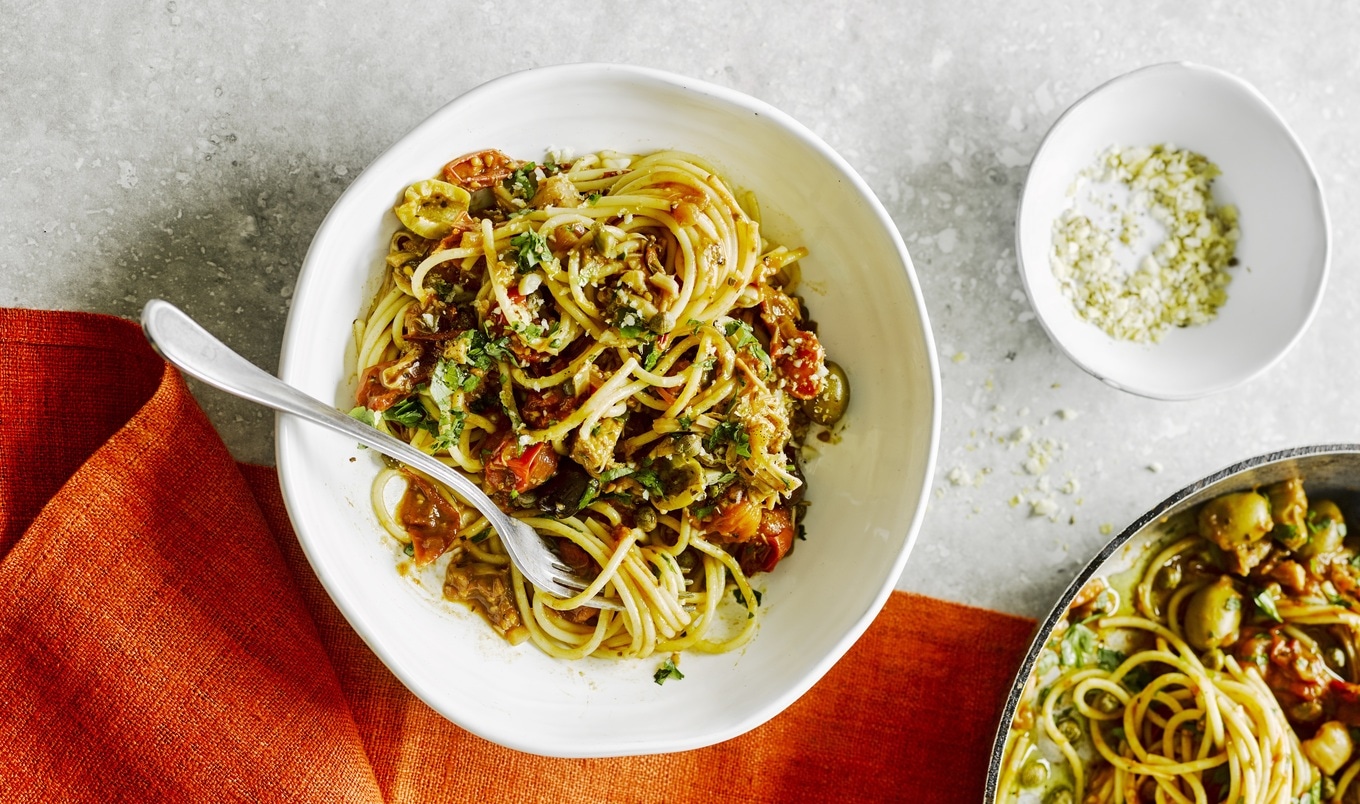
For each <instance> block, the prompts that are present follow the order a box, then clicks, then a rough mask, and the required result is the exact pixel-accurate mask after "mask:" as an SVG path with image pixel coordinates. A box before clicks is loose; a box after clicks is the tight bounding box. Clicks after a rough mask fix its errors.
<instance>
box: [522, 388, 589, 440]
mask: <svg viewBox="0 0 1360 804" xmlns="http://www.w3.org/2000/svg"><path fill="white" fill-rule="evenodd" d="M580 404H581V397H579V396H567V395H566V394H565V393H563V391H562V387H561V386H553V387H552V388H547V389H545V390H542V391H533V390H529V391H525V392H524V404H522V405H520V407H519V415H520V416H521V417H523V419H524V423H525V424H526V425H528V426H530V427H532V428H534V429H535V430H542V429H545V428H547V427H551V426H552V425H554V424H557V423H558V422H560V421H562V420H563V419H565V418H567V417H568V416H570V415H571V414H572V411H574V410H576V408H578V407H579V406H580Z"/></svg>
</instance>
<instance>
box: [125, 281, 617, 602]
mask: <svg viewBox="0 0 1360 804" xmlns="http://www.w3.org/2000/svg"><path fill="white" fill-rule="evenodd" d="M142 329H143V330H144V331H145V332H146V337H147V340H149V341H151V345H152V346H153V347H154V348H155V349H156V351H157V352H159V353H160V354H161V356H162V357H164V358H165V359H166V360H167V361H169V362H170V363H172V364H174V365H175V366H177V367H178V368H179V369H180V370H181V371H183V372H184V373H185V374H188V375H190V376H191V377H196V378H198V379H200V380H202V381H203V382H206V383H207V384H209V385H211V386H213V387H214V388H220V389H221V390H223V391H226V392H227V393H229V394H233V395H235V396H239V397H241V398H242V399H248V400H250V401H251V402H255V403H258V404H260V405H264V406H265V407H268V408H273V409H274V410H277V411H282V412H283V413H289V414H292V415H294V416H298V417H300V418H302V419H306V420H307V421H309V422H312V423H313V424H319V425H321V426H322V427H327V428H330V429H331V430H335V431H337V432H339V433H342V434H344V435H346V436H348V437H350V438H353V439H354V440H355V441H357V442H359V443H360V444H363V445H365V446H367V447H370V448H372V449H375V450H377V451H378V452H381V453H382V454H383V455H386V456H388V457H390V458H395V459H396V460H398V461H401V462H402V463H404V464H406V465H407V466H410V467H412V468H415V469H419V470H420V471H422V472H424V473H425V474H428V475H429V476H430V477H433V478H434V479H435V480H438V481H439V482H441V483H443V484H445V485H447V486H449V487H450V488H452V489H453V490H454V491H455V492H457V494H458V495H459V496H460V497H462V498H463V499H464V500H466V501H467V502H468V503H469V504H471V505H472V507H474V508H476V509H477V510H478V511H480V512H481V513H482V516H484V517H486V519H487V521H488V522H490V523H491V527H492V528H494V529H495V531H496V533H497V534H499V535H500V537H501V544H503V545H505V552H507V553H509V555H510V560H511V561H513V562H514V564H515V566H516V567H517V568H518V569H519V571H520V574H522V575H523V576H524V577H525V578H526V579H527V580H528V581H529V582H530V583H532V584H533V585H534V586H536V587H538V588H539V589H542V590H543V591H545V592H548V593H549V594H552V595H556V596H557V597H562V598H566V597H571V596H572V595H574V594H577V593H578V592H579V591H580V590H582V589H585V588H586V582H585V581H584V580H583V579H581V578H580V577H578V576H577V575H575V574H574V573H573V572H572V570H571V568H570V567H568V566H567V565H565V564H563V563H562V561H561V559H559V558H558V557H557V556H556V554H554V553H553V552H552V551H551V550H549V549H548V546H547V545H546V544H544V543H543V539H542V538H540V537H539V535H538V533H537V532H536V531H535V530H534V529H533V528H532V527H530V526H529V525H526V524H525V523H523V522H521V521H519V520H518V519H515V518H514V517H511V516H506V515H505V513H504V512H502V511H501V509H500V508H499V507H498V506H497V505H496V504H495V503H494V502H492V501H491V498H490V497H488V496H486V495H485V494H484V493H482V490H481V489H480V488H478V487H477V485H476V484H475V483H473V482H472V481H471V480H469V479H468V478H467V477H465V476H463V475H461V474H459V473H458V472H457V471H455V470H453V469H451V468H450V467H448V466H446V465H445V464H443V463H441V462H440V461H438V460H436V459H435V458H434V457H432V456H430V455H426V454H425V453H423V452H421V451H420V450H418V449H416V448H414V447H412V446H411V445H409V444H407V443H405V442H403V441H401V440H399V439H396V438H393V437H392V436H390V435H388V434H386V433H384V432H381V431H379V430H375V429H373V428H372V427H370V426H368V425H366V424H364V423H363V422H360V421H358V420H357V419H354V418H353V417H351V416H348V415H346V414H344V413H341V412H340V411H338V410H336V409H335V408H333V407H331V406H330V405H326V404H323V403H321V402H319V401H317V400H316V399H313V398H312V397H310V396H308V395H307V394H304V393H303V392H302V391H299V390H298V389H296V388H294V387H293V386H291V385H289V384H287V383H285V382H284V381H283V380H280V379H279V378H277V377H275V376H273V375H272V374H270V373H268V372H266V371H264V370H263V369H261V368H259V367H258V366H256V365H254V364H253V363H251V362H250V361H248V360H246V359H245V358H244V357H241V356H240V355H239V354H237V353H236V352H233V351H232V350H231V349H230V348H229V347H228V346H227V345H226V344H224V343H222V342H221V341H219V340H218V339H217V338H214V337H213V336H212V335H211V334H210V333H209V332H208V331H207V330H205V329H204V328H203V327H201V326H199V324H198V322H196V321H194V320H193V319H192V318H190V317H189V316H188V315H186V314H185V313H184V312H183V311H181V310H180V309H179V308H178V307H176V306H174V305H173V304H171V303H170V302H167V301H162V300H161V299H152V300H151V301H149V302H147V303H146V306H145V307H144V308H142ZM585 605H589V606H593V607H596V608H608V609H620V608H622V607H621V606H619V605H618V604H617V603H614V602H613V601H611V600H605V599H603V598H600V597H598V596H596V597H595V598H593V599H591V600H590V601H588V603H586V604H585Z"/></svg>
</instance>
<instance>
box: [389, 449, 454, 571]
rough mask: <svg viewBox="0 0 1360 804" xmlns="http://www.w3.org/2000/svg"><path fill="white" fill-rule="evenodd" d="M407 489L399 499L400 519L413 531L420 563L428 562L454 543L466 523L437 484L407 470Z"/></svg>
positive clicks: (410, 531) (404, 526)
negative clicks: (437, 487)
mask: <svg viewBox="0 0 1360 804" xmlns="http://www.w3.org/2000/svg"><path fill="white" fill-rule="evenodd" d="M402 475H403V476H404V477H405V478H406V493H405V494H403V495H401V501H400V502H399V503H397V511H396V514H397V517H396V518H397V522H399V523H401V526H402V527H403V528H405V529H406V532H407V533H409V534H410V535H411V546H412V547H413V548H414V549H415V559H416V564H417V565H419V566H424V565H426V564H429V563H430V562H431V561H434V560H435V559H436V558H439V556H440V555H442V554H443V553H444V552H445V551H446V550H448V549H449V548H450V547H452V546H453V543H454V542H455V541H457V539H458V530H459V528H461V527H462V519H463V517H462V514H461V513H460V512H459V510H458V509H457V507H455V506H454V504H453V503H451V502H449V501H448V500H447V499H446V498H445V497H444V495H442V494H440V493H439V490H438V489H436V488H435V487H434V484H433V483H431V482H430V481H428V480H426V479H425V478H423V477H421V476H420V475H417V474H413V473H411V472H406V471H403V472H402Z"/></svg>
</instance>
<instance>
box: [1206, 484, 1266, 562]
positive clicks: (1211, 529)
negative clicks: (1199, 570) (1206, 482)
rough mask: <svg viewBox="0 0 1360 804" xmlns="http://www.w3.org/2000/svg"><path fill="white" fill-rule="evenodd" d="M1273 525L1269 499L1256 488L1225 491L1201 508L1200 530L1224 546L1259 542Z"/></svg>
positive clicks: (1211, 539)
mask: <svg viewBox="0 0 1360 804" xmlns="http://www.w3.org/2000/svg"><path fill="white" fill-rule="evenodd" d="M1272 527H1274V522H1273V521H1272V520H1271V518H1270V503H1269V502H1268V501H1267V500H1266V498H1265V497H1262V496H1261V495H1260V494H1257V493H1256V492H1254V491H1239V492H1236V493H1234V494H1224V495H1223V496H1222V497H1215V498H1214V499H1212V500H1210V501H1208V502H1206V503H1205V504H1204V506H1203V507H1202V508H1200V509H1199V534H1200V535H1201V536H1203V537H1204V538H1206V539H1208V540H1209V541H1211V542H1213V543H1214V544H1216V545H1218V546H1219V547H1222V548H1223V549H1224V550H1232V549H1233V548H1235V547H1241V546H1242V545H1246V544H1251V543H1253V542H1258V541H1260V540H1261V539H1262V538H1263V537H1264V536H1265V535H1266V534H1267V533H1269V532H1270V529H1271V528H1272Z"/></svg>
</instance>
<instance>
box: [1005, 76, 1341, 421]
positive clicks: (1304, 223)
mask: <svg viewBox="0 0 1360 804" xmlns="http://www.w3.org/2000/svg"><path fill="white" fill-rule="evenodd" d="M1166 143H1169V144H1173V145H1175V146H1176V147H1178V148H1182V149H1188V150H1191V151H1195V152H1198V153H1200V154H1203V155H1204V156H1206V157H1208V158H1209V160H1210V161H1212V162H1213V163H1215V164H1216V165H1218V167H1219V168H1221V170H1222V174H1221V175H1220V176H1219V177H1218V178H1217V179H1215V180H1214V183H1213V193H1214V198H1215V200H1216V201H1217V202H1219V203H1221V204H1233V205H1236V207H1237V208H1238V212H1239V215H1240V217H1239V221H1240V230H1241V239H1240V241H1239V242H1238V245H1237V253H1236V256H1237V259H1238V261H1239V263H1240V264H1239V266H1238V267H1236V268H1233V269H1231V270H1230V271H1229V273H1230V274H1231V275H1232V277H1233V278H1232V281H1231V283H1230V284H1229V286H1228V289H1227V292H1228V298H1227V301H1226V303H1224V304H1223V305H1222V307H1220V308H1219V310H1218V314H1217V316H1216V317H1215V318H1214V319H1213V320H1212V321H1210V322H1208V323H1206V324H1200V325H1196V326H1190V327H1185V328H1179V329H1177V328H1173V329H1171V330H1169V331H1168V332H1167V333H1166V335H1165V336H1164V337H1163V338H1162V339H1161V340H1160V341H1159V342H1156V343H1138V342H1134V341H1130V340H1122V339H1116V338H1114V337H1111V336H1110V335H1108V334H1106V333H1105V331H1104V330H1102V329H1100V328H1099V327H1098V326H1096V325H1095V324H1092V323H1089V322H1088V321H1086V320H1084V319H1083V318H1081V317H1079V316H1078V315H1077V314H1076V312H1075V308H1074V306H1073V304H1072V302H1071V301H1070V300H1069V299H1068V298H1066V297H1065V296H1064V295H1063V293H1062V290H1061V288H1060V285H1059V282H1058V280H1057V279H1055V277H1054V274H1053V271H1052V268H1051V266H1050V259H1049V255H1050V253H1051V251H1052V248H1053V243H1054V238H1053V224H1054V221H1055V220H1056V219H1058V217H1059V216H1060V215H1061V214H1062V211H1063V209H1064V208H1065V207H1067V206H1068V205H1069V203H1070V197H1069V189H1070V188H1071V187H1072V186H1073V182H1074V181H1075V180H1076V178H1077V176H1078V174H1079V173H1081V172H1082V171H1083V170H1085V169H1087V168H1088V167H1090V166H1091V165H1092V164H1094V163H1095V161H1096V159H1097V157H1098V156H1099V155H1100V154H1101V153H1103V152H1104V151H1105V150H1106V149H1108V148H1110V147H1111V146H1124V147H1128V146H1151V145H1158V144H1166ZM1016 251H1017V254H1018V256H1019V261H1020V272H1021V276H1022V278H1023V280H1024V283H1025V288H1026V290H1027V292H1028V293H1029V298H1030V302H1031V303H1032V304H1033V306H1034V310H1035V313H1036V314H1037V316H1038V318H1039V321H1040V323H1041V324H1042V325H1043V327H1044V329H1045V330H1047V331H1048V334H1049V335H1050V336H1051V337H1052V338H1053V341H1054V342H1055V343H1056V344H1057V345H1058V346H1059V348H1061V349H1062V350H1063V351H1064V352H1066V353H1067V355H1068V356H1069V357H1071V358H1072V360H1073V361H1075V362H1076V363H1077V365H1079V366H1081V367H1082V368H1083V369H1085V370H1086V371H1088V372H1090V373H1091V374H1092V375H1094V376H1095V377H1097V378H1099V379H1101V380H1103V381H1104V382H1106V383H1108V384H1109V385H1111V386H1113V387H1115V388H1119V389H1121V390H1125V391H1129V392H1132V393H1135V394H1139V395H1142V396H1147V397H1153V398H1158V399H1190V398H1194V397H1199V396H1203V395H1206V394H1210V393H1215V392H1219V391H1224V390H1227V389H1229V388H1232V387H1234V386H1237V385H1239V384H1241V383H1243V382H1246V381H1247V380H1250V379H1251V378H1253V377H1256V376H1257V375H1259V374H1261V373H1262V372H1264V371H1266V370H1267V369H1268V368H1270V366H1272V365H1274V364H1275V363H1276V362H1277V361H1278V360H1279V359H1280V358H1282V357H1283V356H1284V355H1285V353H1286V352H1288V351H1289V349H1290V347H1292V346H1293V344H1294V343H1295V342H1296V341H1297V340H1298V339H1299V338H1300V337H1301V336H1302V335H1303V333H1304V331H1305V330H1306V329H1307V328H1308V324H1309V323H1310V322H1311V321H1312V319H1313V315H1314V314H1315V313H1316V311H1317V308H1318V305H1319V304H1320V302H1321V299H1322V291H1323V287H1324V285H1325V284H1326V279H1327V273H1328V270H1329V264H1330V258H1331V231H1330V224H1329V221H1328V217H1327V208H1326V204H1325V203H1324V201H1323V196H1322V188H1321V185H1320V184H1319V182H1318V178H1317V175H1316V173H1315V172H1314V170H1313V166H1312V163H1311V162H1310V161H1309V159H1308V156H1307V154H1306V153H1305V152H1304V149H1303V147H1302V146H1301V145H1300V144H1299V141H1298V139H1297V138H1296V137H1295V136H1294V134H1293V133H1292V132H1291V131H1290V129H1289V127H1288V126H1287V125H1286V124H1285V122H1284V121H1283V120H1282V119H1281V118H1280V116H1279V115H1278V114H1277V113H1276V112H1275V110H1274V109H1272V108H1271V106H1270V104H1269V103H1268V102H1267V101H1266V99H1265V98H1264V97H1263V96H1262V95H1261V94H1260V93H1259V92H1258V91H1256V89H1254V88H1253V87H1252V86H1251V85H1250V84H1247V83H1246V82H1245V81H1242V80H1241V79H1239V78H1236V77H1234V76H1232V75H1229V74H1227V73H1224V72H1222V71H1219V70H1216V69H1212V68H1209V67H1203V66H1200V65H1195V64H1187V63H1170V64H1158V65H1154V66H1151V67H1145V68H1143V69H1140V70H1136V71H1134V72H1131V73H1128V74H1126V75H1123V76H1121V77H1119V78H1116V79H1114V80H1112V81H1110V82H1108V83H1106V84H1104V85H1102V86H1100V87H1098V88H1097V89H1095V90H1094V91H1092V92H1091V93H1090V94H1088V95H1086V96H1085V97H1083V98H1082V99H1080V100H1078V101H1077V102H1076V103H1074V104H1073V105H1072V107H1071V108H1069V109H1068V110H1067V111H1066V112H1065V113H1064V114H1063V115H1062V116H1061V117H1060V118H1059V119H1058V121H1057V122H1056V123H1054V124H1053V127H1052V129H1050V131H1049V132H1048V134H1047V136H1045V138H1044V140H1043V142H1042V143H1041V144H1040V146H1039V149H1038V151H1037V153H1036V154H1035V156H1034V160H1033V161H1032V162H1031V164H1030V167H1029V174H1028V177H1027V179H1026V181H1025V188H1024V192H1023V195H1022V197H1021V201H1020V208H1019V212H1018V215H1017V220H1016Z"/></svg>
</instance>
